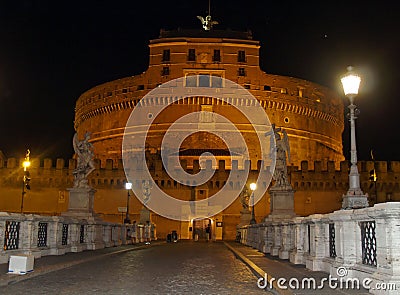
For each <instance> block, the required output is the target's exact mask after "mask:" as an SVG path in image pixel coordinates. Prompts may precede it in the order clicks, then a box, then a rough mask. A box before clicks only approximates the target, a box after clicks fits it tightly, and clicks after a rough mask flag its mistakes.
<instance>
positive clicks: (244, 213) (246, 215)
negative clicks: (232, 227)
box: [238, 209, 251, 228]
mask: <svg viewBox="0 0 400 295" xmlns="http://www.w3.org/2000/svg"><path fill="white" fill-rule="evenodd" d="M250 220H251V212H250V211H249V210H246V209H242V210H241V211H240V223H239V225H238V227H239V228H240V227H242V226H245V225H249V224H250Z"/></svg>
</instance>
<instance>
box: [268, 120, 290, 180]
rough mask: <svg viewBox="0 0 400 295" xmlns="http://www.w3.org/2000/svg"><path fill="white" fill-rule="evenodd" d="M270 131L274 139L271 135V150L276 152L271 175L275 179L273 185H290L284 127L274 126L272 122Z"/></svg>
mask: <svg viewBox="0 0 400 295" xmlns="http://www.w3.org/2000/svg"><path fill="white" fill-rule="evenodd" d="M272 132H273V134H274V138H275V141H274V138H273V137H272V135H271V138H270V140H271V152H272V153H274V152H276V162H275V170H274V174H273V175H272V177H273V179H274V180H275V185H274V187H277V186H278V187H287V186H291V185H290V183H289V179H288V173H287V161H286V155H287V158H288V161H289V162H290V146H289V139H288V135H287V133H286V131H285V130H284V129H282V128H276V127H275V124H272ZM280 132H281V133H282V135H281V134H280Z"/></svg>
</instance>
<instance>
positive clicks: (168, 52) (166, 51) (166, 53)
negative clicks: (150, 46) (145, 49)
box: [162, 49, 171, 62]
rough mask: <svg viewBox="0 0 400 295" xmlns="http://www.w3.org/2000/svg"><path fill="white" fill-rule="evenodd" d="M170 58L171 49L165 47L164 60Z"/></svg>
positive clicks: (166, 60)
mask: <svg viewBox="0 0 400 295" xmlns="http://www.w3.org/2000/svg"><path fill="white" fill-rule="evenodd" d="M170 60H171V51H170V50H169V49H164V51H163V56H162V61H163V62H168V61H170Z"/></svg>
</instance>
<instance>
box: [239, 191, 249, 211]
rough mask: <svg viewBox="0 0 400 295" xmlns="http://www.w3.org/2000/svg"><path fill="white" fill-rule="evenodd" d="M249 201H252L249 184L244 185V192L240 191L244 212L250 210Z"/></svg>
mask: <svg viewBox="0 0 400 295" xmlns="http://www.w3.org/2000/svg"><path fill="white" fill-rule="evenodd" d="M249 201H250V195H249V191H248V189H247V186H244V188H243V190H242V192H241V193H240V202H241V203H242V207H243V209H242V211H243V212H246V211H250V209H249Z"/></svg>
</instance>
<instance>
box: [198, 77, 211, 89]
mask: <svg viewBox="0 0 400 295" xmlns="http://www.w3.org/2000/svg"><path fill="white" fill-rule="evenodd" d="M199 87H210V76H209V75H200V76H199Z"/></svg>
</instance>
